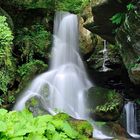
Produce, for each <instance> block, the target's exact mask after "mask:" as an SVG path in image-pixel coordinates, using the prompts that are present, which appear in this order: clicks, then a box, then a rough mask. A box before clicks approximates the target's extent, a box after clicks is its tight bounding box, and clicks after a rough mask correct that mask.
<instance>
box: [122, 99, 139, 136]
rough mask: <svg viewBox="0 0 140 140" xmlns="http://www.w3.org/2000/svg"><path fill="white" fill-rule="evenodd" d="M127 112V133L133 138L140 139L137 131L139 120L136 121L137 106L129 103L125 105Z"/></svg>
mask: <svg viewBox="0 0 140 140" xmlns="http://www.w3.org/2000/svg"><path fill="white" fill-rule="evenodd" d="M125 111H126V128H127V132H128V134H129V135H130V136H132V137H133V138H140V134H138V129H137V120H136V104H135V103H133V102H128V103H127V104H126V105H125Z"/></svg>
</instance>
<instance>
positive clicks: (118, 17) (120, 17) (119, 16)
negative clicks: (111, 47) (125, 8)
mask: <svg viewBox="0 0 140 140" xmlns="http://www.w3.org/2000/svg"><path fill="white" fill-rule="evenodd" d="M124 19H125V13H116V14H115V15H114V16H113V17H112V18H111V19H110V20H111V21H112V23H113V24H117V25H118V24H121V23H122V22H123V21H124Z"/></svg>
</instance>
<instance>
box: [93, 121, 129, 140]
mask: <svg viewBox="0 0 140 140" xmlns="http://www.w3.org/2000/svg"><path fill="white" fill-rule="evenodd" d="M95 124H96V127H97V128H98V129H100V130H102V131H103V132H104V134H106V135H107V136H111V137H114V140H115V139H119V140H127V139H128V137H129V136H128V134H127V132H126V130H125V129H124V128H123V127H122V126H121V124H120V123H119V122H118V121H115V122H95Z"/></svg>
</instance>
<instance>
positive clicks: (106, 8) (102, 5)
mask: <svg viewBox="0 0 140 140" xmlns="http://www.w3.org/2000/svg"><path fill="white" fill-rule="evenodd" d="M129 2H131V0H124V1H120V0H102V1H101V0H97V1H96V2H94V0H93V2H92V14H93V17H94V22H92V23H89V24H87V25H86V28H87V29H89V30H90V31H92V32H93V33H95V34H97V35H99V36H101V37H102V38H103V39H105V40H108V41H109V42H111V43H115V34H114V32H113V31H114V30H115V29H116V28H117V27H118V26H116V25H115V24H112V22H111V20H110V18H111V17H112V16H113V15H114V14H116V13H119V12H124V11H126V5H127V4H128V3H129Z"/></svg>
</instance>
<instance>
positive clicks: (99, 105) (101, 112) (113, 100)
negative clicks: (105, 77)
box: [88, 87, 123, 121]
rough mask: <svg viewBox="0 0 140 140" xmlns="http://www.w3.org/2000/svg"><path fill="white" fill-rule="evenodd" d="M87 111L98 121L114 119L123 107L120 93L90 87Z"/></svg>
mask: <svg viewBox="0 0 140 140" xmlns="http://www.w3.org/2000/svg"><path fill="white" fill-rule="evenodd" d="M88 102H89V113H90V114H91V117H92V118H93V119H95V120H98V121H114V120H117V119H118V118H119V116H120V112H121V110H122V107H123V99H122V97H121V95H120V94H119V93H117V92H115V91H114V90H110V89H106V88H101V87H92V88H90V89H89V92H88Z"/></svg>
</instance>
